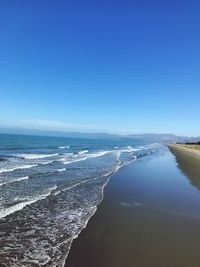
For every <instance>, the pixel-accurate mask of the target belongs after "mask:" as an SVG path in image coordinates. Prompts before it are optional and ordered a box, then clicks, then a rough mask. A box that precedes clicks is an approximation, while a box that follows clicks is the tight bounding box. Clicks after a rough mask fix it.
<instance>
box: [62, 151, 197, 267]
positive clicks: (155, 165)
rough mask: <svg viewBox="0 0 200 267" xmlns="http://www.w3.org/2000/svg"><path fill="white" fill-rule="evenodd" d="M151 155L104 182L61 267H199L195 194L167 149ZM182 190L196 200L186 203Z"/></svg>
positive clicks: (188, 200)
mask: <svg viewBox="0 0 200 267" xmlns="http://www.w3.org/2000/svg"><path fill="white" fill-rule="evenodd" d="M155 154H156V155H154V154H153V155H149V156H147V157H144V158H140V159H138V160H137V161H136V162H134V163H132V164H130V165H127V166H124V167H123V168H121V169H120V170H119V171H118V172H117V173H115V174H114V175H113V176H112V177H111V178H110V181H109V183H108V184H107V186H106V187H105V191H104V199H103V200H102V202H101V203H100V204H99V206H98V209H97V211H96V212H95V214H94V215H93V217H92V218H91V219H90V220H89V222H88V224H87V227H86V228H85V229H84V230H83V231H82V232H81V233H80V234H79V236H78V237H77V238H76V239H75V240H74V241H73V243H72V246H71V249H70V252H69V255H68V257H67V259H66V263H65V267H94V266H95V267H122V266H123V267H124V266H126V267H133V266H137V267H149V266H152V267H160V266H162V267H168V266H176V267H179V266H180V267H188V266H191V264H192V266H193V267H198V266H199V264H200V255H199V245H200V241H199V239H198V236H199V234H200V229H199V227H198V225H199V223H200V216H199V208H200V196H199V192H197V190H196V188H195V189H194V187H193V186H191V185H190V184H189V183H188V179H187V178H186V176H185V175H183V174H182V172H181V171H180V169H179V168H177V164H176V160H175V158H174V156H173V155H172V154H171V153H170V151H169V150H168V149H167V148H164V149H163V151H162V152H160V153H155ZM161 178H162V179H161ZM174 181H175V182H176V183H175V184H173V183H174ZM195 187H198V186H195ZM166 188H168V190H167V191H166ZM184 190H187V191H188V195H189V196H190V195H191V194H192V195H194V196H195V197H194V198H199V199H198V200H199V201H195V202H193V198H192V199H191V198H190V197H188V198H187V197H186V196H185V193H184V194H183V192H184ZM177 192H178V193H177ZM184 201H185V202H186V203H185V204H184V205H183V203H184ZM191 201H192V203H190V202H191ZM196 206H197V207H196ZM174 255H176V257H174ZM189 263H191V264H190V265H189Z"/></svg>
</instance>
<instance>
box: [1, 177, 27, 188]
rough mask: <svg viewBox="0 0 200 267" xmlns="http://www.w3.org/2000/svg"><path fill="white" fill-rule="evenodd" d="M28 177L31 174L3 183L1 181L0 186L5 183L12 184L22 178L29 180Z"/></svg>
mask: <svg viewBox="0 0 200 267" xmlns="http://www.w3.org/2000/svg"><path fill="white" fill-rule="evenodd" d="M28 178H29V176H24V177H18V178H15V179H13V180H10V181H6V182H2V183H0V186H2V185H5V184H11V183H14V182H19V181H22V180H27V179H28Z"/></svg>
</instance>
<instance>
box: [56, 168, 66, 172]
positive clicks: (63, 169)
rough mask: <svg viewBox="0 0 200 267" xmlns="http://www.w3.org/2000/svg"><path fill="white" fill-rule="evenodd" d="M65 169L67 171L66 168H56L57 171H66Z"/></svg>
mask: <svg viewBox="0 0 200 267" xmlns="http://www.w3.org/2000/svg"><path fill="white" fill-rule="evenodd" d="M64 171H66V169H65V168H62V169H57V170H56V172H64Z"/></svg>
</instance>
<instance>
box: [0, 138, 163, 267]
mask: <svg viewBox="0 0 200 267" xmlns="http://www.w3.org/2000/svg"><path fill="white" fill-rule="evenodd" d="M157 149H159V145H158V144H148V143H145V142H141V141H140V142H139V141H134V140H130V139H129V140H128V139H127V140H126V139H123V140H88V139H72V138H52V137H32V136H21V135H0V199H1V202H0V262H1V266H16V267H17V266H20V267H23V266H26V267H29V266H30V267H32V266H49V267H50V266H62V265H63V264H64V260H65V258H66V256H67V253H68V252H69V249H70V246H71V243H72V240H73V239H74V238H75V237H76V236H77V235H78V234H79V233H80V231H81V230H82V229H83V228H84V227H85V226H86V224H87V222H88V220H89V218H90V217H91V216H92V215H93V214H94V212H95V211H96V207H97V205H98V204H99V203H100V202H101V200H102V198H103V188H104V186H105V185H106V184H107V182H108V180H109V177H110V176H111V175H112V174H114V173H115V172H116V171H117V170H118V169H119V168H121V167H122V166H123V165H125V164H128V163H130V162H132V161H134V160H137V159H139V158H140V157H144V156H145V155H148V154H149V153H152V152H155V150H157Z"/></svg>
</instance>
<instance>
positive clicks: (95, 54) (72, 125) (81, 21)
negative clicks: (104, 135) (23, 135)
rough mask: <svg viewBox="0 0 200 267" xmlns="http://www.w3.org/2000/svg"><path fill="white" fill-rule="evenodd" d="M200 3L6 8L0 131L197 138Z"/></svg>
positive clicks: (9, 4) (1, 27)
mask: <svg viewBox="0 0 200 267" xmlns="http://www.w3.org/2000/svg"><path fill="white" fill-rule="evenodd" d="M199 14H200V2H199V1H184V0H182V1H175V0H174V1H170V0H166V1H154V0H152V1H149V0H146V1H142V0H140V1H139V0H138V1H134V0H132V1H126V0H124V1H122V0H121V1H119V0H116V1H110V0H107V1H94V0H93V1H81V0H80V1H76V0H73V1H72V0H68V1H64V0H63V1H62V0H58V1H55V0H54V1H52V0H48V1H46V0H34V1H33V0H30V1H26V0H23V1H22V0H18V1H16V0H4V1H1V2H0V93H1V94H0V95H1V97H0V126H3V127H9V126H15V127H24V128H33V129H35V128H39V129H47V130H48V129H49V130H65V131H74V130H77V131H84V132H85V131H86V132H101V131H107V132H117V133H128V132H137V133H138V132H142V133H143V132H158V133H160V132H172V133H177V134H182V135H185V134H188V135H200V124H199V118H200V105H199V99H200V16H199Z"/></svg>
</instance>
